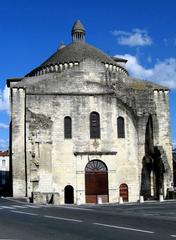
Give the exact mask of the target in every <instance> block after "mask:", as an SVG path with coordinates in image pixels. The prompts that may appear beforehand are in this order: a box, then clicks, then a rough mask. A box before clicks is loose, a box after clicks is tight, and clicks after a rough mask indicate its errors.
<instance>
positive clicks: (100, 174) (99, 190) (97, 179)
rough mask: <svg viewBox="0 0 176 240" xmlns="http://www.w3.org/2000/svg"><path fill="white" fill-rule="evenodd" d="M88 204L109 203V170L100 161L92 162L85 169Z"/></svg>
mask: <svg viewBox="0 0 176 240" xmlns="http://www.w3.org/2000/svg"><path fill="white" fill-rule="evenodd" d="M85 193H86V203H98V201H101V202H108V201H109V195H108V169H107V167H106V165H105V164H104V163H103V162H102V161H99V160H92V161H90V162H89V163H88V164H87V165H86V168H85Z"/></svg>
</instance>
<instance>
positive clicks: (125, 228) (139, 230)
mask: <svg viewBox="0 0 176 240" xmlns="http://www.w3.org/2000/svg"><path fill="white" fill-rule="evenodd" d="M93 224H94V225H99V226H103V227H110V228H117V229H124V230H128V231H135V232H143V233H154V232H152V231H147V230H142V229H137V228H128V227H121V226H116V225H108V224H103V223H93Z"/></svg>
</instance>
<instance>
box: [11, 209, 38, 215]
mask: <svg viewBox="0 0 176 240" xmlns="http://www.w3.org/2000/svg"><path fill="white" fill-rule="evenodd" d="M11 212H13V213H20V214H26V215H31V216H37V215H38V214H37V213H29V212H21V211H16V210H12V211H11Z"/></svg>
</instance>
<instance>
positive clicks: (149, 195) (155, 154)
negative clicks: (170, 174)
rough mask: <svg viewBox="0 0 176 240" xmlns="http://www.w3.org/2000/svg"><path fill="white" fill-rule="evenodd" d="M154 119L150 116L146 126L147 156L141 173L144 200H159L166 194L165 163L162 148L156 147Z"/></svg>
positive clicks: (141, 192) (144, 158)
mask: <svg viewBox="0 0 176 240" xmlns="http://www.w3.org/2000/svg"><path fill="white" fill-rule="evenodd" d="M154 132H157V131H156V130H155V131H154V129H153V119H152V116H151V115H150V116H149V118H148V121H147V125H146V132H145V156H144V157H143V161H142V172H141V191H140V194H141V196H143V197H144V200H153V199H157V200H158V199H159V196H160V195H163V193H164V184H163V183H164V173H165V166H164V163H163V159H162V157H163V156H162V155H163V154H161V151H160V150H161V149H160V146H155V145H154V140H153V139H154Z"/></svg>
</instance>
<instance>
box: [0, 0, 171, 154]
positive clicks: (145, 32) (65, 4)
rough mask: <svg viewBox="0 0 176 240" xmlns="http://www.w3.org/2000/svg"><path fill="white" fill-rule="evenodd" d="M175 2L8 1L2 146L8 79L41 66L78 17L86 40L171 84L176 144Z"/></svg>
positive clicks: (2, 143) (0, 48) (3, 12)
mask: <svg viewBox="0 0 176 240" xmlns="http://www.w3.org/2000/svg"><path fill="white" fill-rule="evenodd" d="M175 10H176V1H174V0H167V1H166V0H153V1H152V0H147V1H145V0H144V1H141V0H138V1H137V0H133V1H131V0H126V1H120V0H109V1H107V0H106V1H105V0H101V1H100V0H89V1H82V0H74V1H72V0H70V1H59V0H45V1H42V0H35V1H34V0H15V1H14V0H6V1H1V5H0V150H3V149H6V148H8V137H9V133H8V122H9V114H8V108H9V106H8V100H7V99H8V91H7V89H6V87H5V86H6V79H8V78H13V77H21V76H24V75H25V74H26V73H28V72H29V71H30V70H31V69H33V68H35V67H36V66H37V65H40V64H41V63H42V62H43V61H44V60H45V59H47V58H48V57H49V56H50V55H51V54H52V53H54V52H55V51H56V49H57V47H58V46H59V43H60V42H62V41H63V42H64V43H65V44H68V43H70V41H71V35H70V30H71V27H72V25H73V23H74V22H75V20H76V19H80V20H81V21H82V23H83V24H84V26H85V28H86V32H87V36H86V41H87V42H88V43H90V44H92V45H94V46H96V47H98V48H100V49H101V50H103V51H104V52H105V53H107V54H109V55H112V56H116V55H117V56H123V57H126V58H127V59H128V63H127V68H128V70H129V72H130V74H131V75H133V76H135V77H138V78H142V79H147V80H152V81H154V82H157V83H159V84H164V85H166V86H169V87H170V89H171V92H170V109H171V130H172V142H173V143H174V144H175V145H176V124H175V119H176V107H175V104H176V30H175V26H176V18H175Z"/></svg>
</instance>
